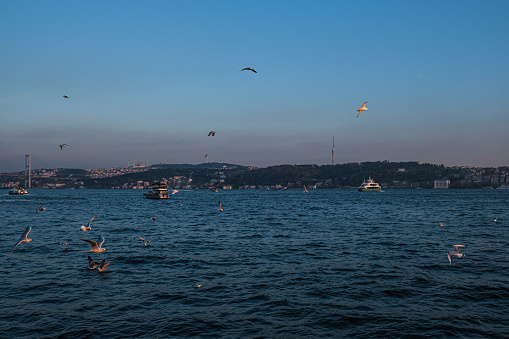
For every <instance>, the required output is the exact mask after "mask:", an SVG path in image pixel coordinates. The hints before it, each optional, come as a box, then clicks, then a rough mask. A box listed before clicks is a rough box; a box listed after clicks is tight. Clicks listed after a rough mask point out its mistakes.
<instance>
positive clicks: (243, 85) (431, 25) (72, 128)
mask: <svg viewBox="0 0 509 339" xmlns="http://www.w3.org/2000/svg"><path fill="white" fill-rule="evenodd" d="M508 15H509V1H468V0H461V1H459V0H458V1H447V0H446V1H339V0H337V1H105V0H101V1H94V0H92V1H90V0H87V1H52V0H47V1H11V0H0V46H1V47H0V160H4V159H9V158H13V157H17V156H20V155H24V154H33V155H35V156H36V157H37V158H38V159H41V160H43V161H44V162H45V163H46V164H49V165H51V166H52V167H81V168H96V167H112V166H126V165H127V161H128V160H130V161H132V160H134V159H144V160H147V161H148V162H149V164H154V163H201V162H204V161H205V160H206V159H205V158H204V156H205V154H208V155H209V161H223V162H230V163H238V164H243V165H253V166H259V167H265V166H269V165H277V164H329V163H331V148H332V137H333V135H334V137H335V144H336V145H335V146H336V163H346V162H361V161H377V160H389V161H424V162H430V163H437V164H444V165H451V166H452V165H471V166H502V165H509V148H508V145H509V103H508V100H507V97H508V95H507V93H508V90H509V78H508V76H509V66H508V64H509V61H508V60H509V43H508V41H509V40H508V39H509V38H508V36H509V20H507V17H508ZM244 67H253V68H254V69H256V70H257V71H258V73H256V74H255V73H252V72H250V71H243V72H239V71H240V70H241V69H242V68H244ZM63 95H68V96H69V99H64V98H63V97H62V96H63ZM365 101H367V102H368V104H367V107H368V108H369V110H368V111H364V112H362V113H361V114H360V116H359V117H358V118H357V117H356V115H357V112H356V110H357V109H358V108H359V107H360V106H361V105H362V103H364V102H365ZM211 130H214V131H216V132H217V134H216V135H215V136H214V137H207V134H208V132H209V131H211ZM62 143H66V144H67V145H68V147H67V148H64V150H62V151H61V150H60V148H59V147H58V145H59V144H62Z"/></svg>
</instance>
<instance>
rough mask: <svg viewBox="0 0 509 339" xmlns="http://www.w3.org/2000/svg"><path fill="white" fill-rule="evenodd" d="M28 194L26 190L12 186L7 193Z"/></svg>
mask: <svg viewBox="0 0 509 339" xmlns="http://www.w3.org/2000/svg"><path fill="white" fill-rule="evenodd" d="M23 194H28V191H27V190H26V189H24V188H21V187H14V188H13V189H12V190H10V191H9V195H23Z"/></svg>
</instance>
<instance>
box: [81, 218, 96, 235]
mask: <svg viewBox="0 0 509 339" xmlns="http://www.w3.org/2000/svg"><path fill="white" fill-rule="evenodd" d="M95 218H97V215H96V216H95V217H93V218H92V219H90V221H89V222H88V225H87V226H86V227H85V225H82V226H81V228H80V230H82V231H83V232H87V231H88V230H91V229H92V227H90V223H91V222H92V220H94V219H95Z"/></svg>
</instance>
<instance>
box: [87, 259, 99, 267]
mask: <svg viewBox="0 0 509 339" xmlns="http://www.w3.org/2000/svg"><path fill="white" fill-rule="evenodd" d="M97 265H98V263H96V262H95V261H94V260H93V259H92V258H91V257H90V256H88V269H89V270H95V268H96V267H97Z"/></svg>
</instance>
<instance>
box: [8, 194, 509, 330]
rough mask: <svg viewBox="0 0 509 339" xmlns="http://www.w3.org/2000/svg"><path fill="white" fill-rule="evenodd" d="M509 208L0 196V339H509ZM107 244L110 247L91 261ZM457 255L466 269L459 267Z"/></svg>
mask: <svg viewBox="0 0 509 339" xmlns="http://www.w3.org/2000/svg"><path fill="white" fill-rule="evenodd" d="M219 202H221V204H222V207H223V209H224V210H223V211H222V212H221V211H219V210H218V205H219ZM508 203H509V190H497V189H495V190H487V189H486V190H386V191H384V192H357V191H356V190H339V189H338V190H309V192H307V193H306V192H304V191H303V190H300V189H299V190H297V189H289V190H287V191H282V190H277V191H269V190H220V191H219V192H217V193H214V192H212V191H210V190H180V191H179V192H178V193H177V194H175V195H172V196H170V198H169V199H167V200H149V199H145V198H144V196H143V191H142V190H113V189H111V190H87V189H84V190H67V189H62V190H44V189H32V190H30V191H29V194H28V195H26V196H9V195H8V194H7V191H6V190H5V191H1V192H0V228H1V236H0V253H1V255H0V257H1V259H0V279H1V280H0V295H1V299H0V315H1V316H0V337H1V338H94V337H108V338H127V337H142V338H165V337H182V338H189V337H192V338H331V337H333V338H367V337H375V338H382V337H391V338H425V337H426V338H430V337H432V338H443V337H459V338H508V337H509V260H508V259H509V209H508V207H509V205H508ZM41 204H44V207H45V208H46V210H44V211H41V212H39V213H37V212H36V210H37V208H38V207H39V206H40V205H41ZM95 216H97V218H96V219H95V220H93V221H92V222H91V225H90V226H91V229H90V230H89V231H87V232H84V231H82V230H80V227H81V226H82V225H85V226H86V225H87V223H88V222H89V221H90V219H92V218H93V217H95ZM153 217H155V218H156V219H155V220H151V218H153ZM495 218H498V219H497V221H496V222H495ZM29 226H31V227H32V230H31V232H30V233H29V238H31V239H32V241H31V242H28V243H21V244H20V245H19V246H18V247H16V248H15V249H14V251H13V252H12V253H11V254H10V255H8V254H9V252H10V251H11V250H12V248H13V245H14V242H15V240H16V238H17V237H18V236H19V235H21V234H22V233H23V231H24V230H25V229H26V228H27V227H29ZM101 235H103V236H104V238H105V242H104V244H103V248H106V251H104V252H102V253H87V251H88V250H90V246H89V244H88V243H87V242H85V241H83V240H81V239H89V240H98V239H99V237H100V236H101ZM140 237H142V238H145V239H147V240H149V241H150V243H148V244H147V245H144V243H143V242H142V241H141V240H140V239H139V238H140ZM62 242H66V243H68V245H69V246H68V247H66V246H64V245H61V244H59V243H62ZM453 245H464V246H465V247H464V248H461V252H462V253H465V256H466V258H456V257H455V258H453V260H452V264H450V263H449V260H448V257H447V253H448V252H450V251H452V250H453ZM88 256H90V257H91V258H92V259H93V260H94V261H96V262H100V261H102V260H105V262H111V264H110V265H109V266H107V267H106V269H105V271H104V272H102V273H101V272H99V271H98V270H97V269H95V270H91V269H89V268H88V259H87V257H88Z"/></svg>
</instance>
